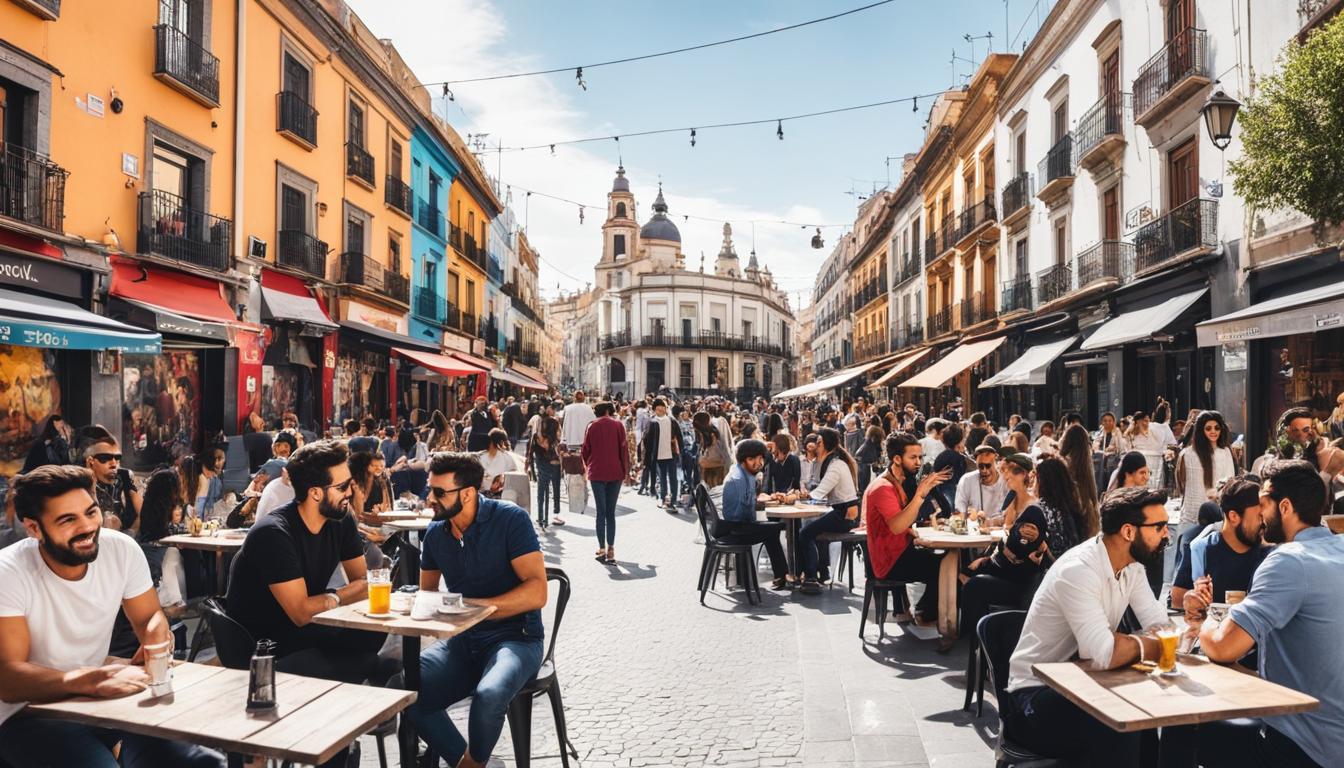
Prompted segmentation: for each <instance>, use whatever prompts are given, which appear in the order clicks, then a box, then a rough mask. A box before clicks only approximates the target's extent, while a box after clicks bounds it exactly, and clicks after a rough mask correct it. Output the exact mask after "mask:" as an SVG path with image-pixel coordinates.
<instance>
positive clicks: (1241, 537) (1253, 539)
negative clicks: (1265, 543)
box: [1235, 523, 1260, 549]
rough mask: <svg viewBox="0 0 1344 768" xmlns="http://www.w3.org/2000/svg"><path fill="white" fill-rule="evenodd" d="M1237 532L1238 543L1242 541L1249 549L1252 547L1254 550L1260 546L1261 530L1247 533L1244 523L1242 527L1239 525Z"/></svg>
mask: <svg viewBox="0 0 1344 768" xmlns="http://www.w3.org/2000/svg"><path fill="white" fill-rule="evenodd" d="M1235 531H1236V536H1237V541H1240V542H1241V543H1242V544H1245V545H1246V546H1248V547H1250V548H1252V549H1254V548H1255V547H1257V546H1259V545H1260V531H1259V530H1255V531H1250V532H1247V530H1246V525H1245V524H1244V523H1243V524H1242V525H1238V526H1237V527H1236V529H1235Z"/></svg>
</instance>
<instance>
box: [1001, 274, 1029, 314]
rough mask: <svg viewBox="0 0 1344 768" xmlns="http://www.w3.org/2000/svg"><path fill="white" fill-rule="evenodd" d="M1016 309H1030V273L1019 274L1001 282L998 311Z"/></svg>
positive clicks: (1006, 311) (1005, 311)
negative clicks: (1001, 292) (1001, 289)
mask: <svg viewBox="0 0 1344 768" xmlns="http://www.w3.org/2000/svg"><path fill="white" fill-rule="evenodd" d="M1017 310H1027V311H1031V275H1020V276H1018V277H1015V278H1013V279H1012V280H1005V281H1004V283H1003V295H1002V296H1001V297H1000V299H999V311H1000V312H1003V313H1008V312H1015V311H1017Z"/></svg>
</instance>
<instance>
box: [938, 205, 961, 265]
mask: <svg viewBox="0 0 1344 768" xmlns="http://www.w3.org/2000/svg"><path fill="white" fill-rule="evenodd" d="M960 234H961V233H960V231H959V230H958V229H957V217H956V215H955V214H951V213H949V214H947V215H946V216H944V217H943V226H942V227H941V228H940V229H939V237H938V241H939V245H940V246H941V247H942V250H940V251H939V252H938V255H939V256H941V255H943V252H944V251H950V250H952V247H953V246H955V245H956V244H957V240H958V239H959V236H960Z"/></svg>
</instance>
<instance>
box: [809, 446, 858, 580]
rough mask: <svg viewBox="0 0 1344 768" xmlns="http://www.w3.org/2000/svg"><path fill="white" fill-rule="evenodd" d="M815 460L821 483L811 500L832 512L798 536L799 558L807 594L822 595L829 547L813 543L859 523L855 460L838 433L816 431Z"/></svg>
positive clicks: (829, 561) (829, 560)
mask: <svg viewBox="0 0 1344 768" xmlns="http://www.w3.org/2000/svg"><path fill="white" fill-rule="evenodd" d="M817 434H818V435H820V436H821V439H820V440H819V441H818V442H819V446H818V452H817V458H818V460H820V462H821V469H820V471H819V474H820V476H821V477H820V480H818V481H817V487H816V488H813V489H812V493H811V497H812V501H814V502H817V503H822V504H830V505H831V511H830V512H827V513H826V514H824V515H822V516H821V517H818V518H817V519H815V520H813V521H812V522H810V523H808V524H807V525H804V526H803V529H802V530H801V531H799V533H798V555H799V557H800V558H801V560H802V569H803V585H802V591H803V594H806V595H815V594H820V593H821V585H820V582H822V581H829V580H830V570H831V556H830V547H829V546H828V545H827V544H825V543H823V544H820V545H818V544H817V543H816V539H817V535H818V534H822V533H845V532H848V531H851V530H853V529H854V528H855V527H856V526H858V524H859V490H858V480H859V469H858V465H857V464H855V463H854V457H852V456H850V455H849V452H848V451H846V450H845V447H844V445H843V444H842V443H841V439H840V433H839V432H837V431H835V430H834V429H831V428H830V427H822V428H821V429H819V430H817Z"/></svg>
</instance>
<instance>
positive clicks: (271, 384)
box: [261, 365, 299, 426]
mask: <svg viewBox="0 0 1344 768" xmlns="http://www.w3.org/2000/svg"><path fill="white" fill-rule="evenodd" d="M298 404H299V372H298V371H296V370H294V368H293V367H292V366H276V365H263V366H262V367H261V417H262V418H263V419H264V420H265V421H266V424H267V426H271V425H275V424H278V423H279V422H280V417H281V416H282V415H284V414H285V412H286V411H293V412H296V413H297V412H298Z"/></svg>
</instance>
